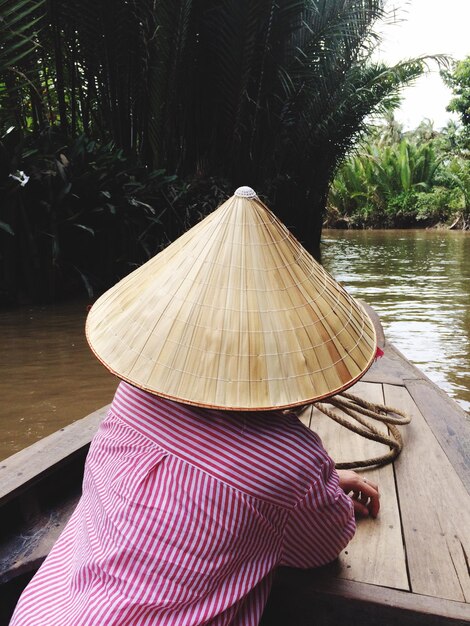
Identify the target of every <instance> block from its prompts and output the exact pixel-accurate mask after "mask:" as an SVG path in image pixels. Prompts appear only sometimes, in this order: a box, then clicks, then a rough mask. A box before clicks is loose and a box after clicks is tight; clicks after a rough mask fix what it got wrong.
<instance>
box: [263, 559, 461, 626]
mask: <svg viewBox="0 0 470 626" xmlns="http://www.w3.org/2000/svg"><path fill="white" fill-rule="evenodd" d="M334 568H335V565H334V564H332V565H329V566H326V567H322V568H319V569H317V570H307V571H302V570H294V569H290V568H281V569H280V570H279V571H278V572H277V574H276V577H275V580H274V585H273V590H272V593H271V595H270V597H269V600H268V604H267V606H266V610H265V612H264V614H263V618H262V620H261V623H260V626H287V625H289V626H290V625H292V626H294V625H295V626H339V625H342V624H347V625H348V626H364V625H367V626H464V625H466V624H468V623H469V622H470V606H469V605H468V604H465V603H462V602H455V601H451V600H443V599H441V598H433V597H430V596H422V595H418V594H414V593H410V592H407V591H399V590H396V589H383V588H381V587H376V586H374V585H370V584H365V583H360V582H355V581H351V580H340V579H337V578H335V577H334Z"/></svg>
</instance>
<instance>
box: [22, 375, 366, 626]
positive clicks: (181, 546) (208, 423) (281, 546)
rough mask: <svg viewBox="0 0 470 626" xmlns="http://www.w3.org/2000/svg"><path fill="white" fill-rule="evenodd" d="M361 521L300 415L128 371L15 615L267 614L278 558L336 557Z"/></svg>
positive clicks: (213, 617)
mask: <svg viewBox="0 0 470 626" xmlns="http://www.w3.org/2000/svg"><path fill="white" fill-rule="evenodd" d="M354 530H355V524H354V516H353V508H352V503H351V501H350V499H349V498H348V497H347V496H346V495H345V494H344V493H343V492H342V490H341V489H340V488H339V487H338V476H337V474H336V472H335V471H334V466H333V463H332V461H331V459H330V458H329V457H328V455H327V454H326V452H325V451H324V449H323V447H322V445H321V442H320V440H319V438H318V437H317V436H316V435H315V434H314V433H313V432H312V431H310V430H308V429H307V428H306V427H305V426H303V425H302V423H301V422H300V421H299V420H298V419H297V418H296V417H295V416H294V415H288V414H283V413H273V412H269V413H264V412H258V413H231V412H219V411H209V410H205V409H200V408H195V407H190V406H185V405H181V404H177V403H175V402H170V401H168V400H165V399H162V398H159V397H157V396H153V395H150V394H148V393H146V392H144V391H141V390H138V389H136V388H134V387H132V386H130V385H128V384H127V383H121V384H120V385H119V387H118V390H117V392H116V395H115V398H114V401H113V404H112V406H111V409H110V411H109V414H108V416H107V418H106V419H105V420H104V422H103V423H102V425H101V427H100V429H99V431H98V433H97V434H96V436H95V438H94V440H93V442H92V445H91V448H90V452H89V454H88V458H87V462H86V468H85V477H84V482H83V495H82V498H81V500H80V502H79V504H78V506H77V509H76V510H75V512H74V514H73V515H72V517H71V519H70V521H69V523H68V525H67V527H66V528H65V530H64V532H63V533H62V535H61V537H60V539H59V540H58V542H57V544H56V545H55V546H54V548H53V550H52V551H51V553H50V555H49V556H48V558H47V559H46V561H45V562H44V564H43V565H42V567H41V568H40V570H39V571H38V573H37V574H36V576H35V577H34V578H33V580H32V581H31V583H30V584H29V585H28V587H27V589H26V590H25V592H24V593H23V595H22V597H21V599H20V602H19V604H18V606H17V608H16V611H15V614H14V617H13V621H12V622H11V626H157V625H158V626H192V625H200V624H208V625H211V626H226V625H229V624H230V625H231V626H256V625H257V624H258V623H259V620H260V618H261V614H262V611H263V608H264V605H265V603H266V600H267V596H268V593H269V589H270V585H271V579H272V575H273V572H274V570H275V568H276V567H277V566H279V565H290V566H293V567H301V568H307V567H316V566H319V565H322V564H324V563H327V562H328V561H331V560H332V559H334V558H335V557H336V556H337V555H338V554H339V552H340V551H341V550H342V549H343V548H344V546H345V545H346V544H347V543H348V542H349V540H350V539H351V537H352V535H353V534H354Z"/></svg>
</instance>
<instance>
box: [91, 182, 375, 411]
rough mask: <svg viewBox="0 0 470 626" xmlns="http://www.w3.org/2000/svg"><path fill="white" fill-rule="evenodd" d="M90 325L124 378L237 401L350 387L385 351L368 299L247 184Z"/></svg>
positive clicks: (191, 400) (199, 399)
mask: <svg viewBox="0 0 470 626" xmlns="http://www.w3.org/2000/svg"><path fill="white" fill-rule="evenodd" d="M86 331H87V338H88V342H89V344H90V346H91V349H92V350H93V352H94V353H95V354H96V356H97V357H98V359H99V360H100V361H102V363H103V364H104V365H105V366H106V367H107V368H108V369H109V370H110V371H111V372H113V373H114V374H116V375H117V376H118V377H119V378H121V379H123V380H126V381H128V382H129V383H131V384H133V385H135V386H136V387H140V388H142V389H145V390H147V391H149V392H151V393H154V394H157V395H160V396H164V397H166V398H170V399H173V400H177V401H179V402H183V403H187V404H193V405H198V406H204V407H211V408H219V409H232V410H268V409H279V408H287V407H290V406H296V405H301V404H306V403H309V402H312V401H315V400H319V399H321V398H325V397H327V396H330V395H333V394H335V393H338V392H340V391H342V390H344V389H346V388H347V387H349V386H350V385H352V384H353V383H354V382H355V381H357V380H358V379H359V378H360V377H361V376H362V375H363V374H364V372H365V371H366V370H367V369H368V368H369V366H370V365H371V363H372V362H373V359H374V356H375V351H376V337H375V331H374V327H373V325H372V322H371V320H370V318H369V317H368V315H367V314H366V313H365V311H364V309H363V308H362V306H361V305H360V304H359V303H358V302H356V301H355V300H354V299H353V298H351V297H350V296H349V295H348V294H347V293H346V291H345V290H344V289H343V288H342V287H341V286H340V285H339V284H338V283H337V282H335V280H334V279H333V278H332V277H331V276H330V275H329V274H328V273H327V272H326V271H325V270H324V269H323V268H322V267H321V265H319V264H318V263H317V262H316V261H315V260H314V259H313V258H312V257H311V256H310V254H309V253H308V252H307V251H306V250H305V249H304V248H303V247H302V246H301V244H300V243H299V242H298V241H297V240H296V239H295V238H294V236H293V235H292V234H291V233H290V232H289V231H288V229H287V228H286V227H285V226H284V225H283V224H282V223H281V222H280V221H279V220H278V219H277V218H276V217H275V216H274V214H273V213H271V211H270V210H269V209H268V208H267V207H266V206H265V205H264V204H263V203H262V202H261V201H260V200H259V199H258V197H257V196H256V194H255V192H254V191H253V190H251V189H250V188H246V187H241V188H240V189H239V190H237V191H236V192H235V195H234V196H233V197H232V198H230V199H229V200H227V201H226V202H225V203H224V204H222V205H221V206H220V207H219V208H218V209H217V210H216V211H214V212H213V213H212V214H210V215H209V216H208V217H206V218H205V219H204V220H202V221H201V222H200V223H199V224H197V225H196V226H194V227H193V228H191V229H190V230H189V231H188V232H186V233H185V234H184V235H183V236H182V237H180V238H179V239H177V240H176V241H175V242H174V243H172V244H171V245H169V246H168V247H167V248H166V249H165V250H163V252H160V253H159V254H157V255H156V256H155V257H154V258H153V259H151V260H150V261H148V262H147V263H145V264H144V265H142V266H141V267H140V268H139V269H137V270H135V271H134V272H132V273H131V274H129V275H128V276H127V277H126V278H124V279H123V280H121V281H120V282H119V283H117V284H116V285H115V286H114V287H112V288H111V289H110V290H109V291H107V292H106V293H105V294H104V295H103V296H101V298H99V299H98V300H97V301H96V303H95V304H94V306H93V307H92V309H91V311H90V313H89V315H88V319H87V325H86Z"/></svg>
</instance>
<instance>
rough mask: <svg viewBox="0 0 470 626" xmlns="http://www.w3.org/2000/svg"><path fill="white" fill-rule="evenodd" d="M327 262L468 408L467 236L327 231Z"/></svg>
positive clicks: (406, 348) (393, 337)
mask: <svg viewBox="0 0 470 626" xmlns="http://www.w3.org/2000/svg"><path fill="white" fill-rule="evenodd" d="M323 240H324V245H323V248H322V255H323V256H322V258H323V262H324V264H325V266H326V267H327V268H328V269H329V271H330V272H331V273H332V274H333V275H334V276H335V277H336V279H337V280H339V281H340V282H342V283H343V284H344V286H345V287H346V288H347V289H348V291H349V292H350V293H351V294H352V295H354V296H356V297H358V298H363V299H364V300H366V301H367V302H369V304H371V305H372V306H373V307H374V308H375V310H376V311H377V313H378V314H379V315H380V317H381V319H382V322H383V325H384V328H385V332H386V334H387V337H388V338H389V339H390V341H392V342H393V343H394V344H395V345H396V346H397V347H398V348H399V349H400V350H401V351H402V352H403V353H404V354H405V356H407V357H408V358H409V359H410V360H411V361H412V362H413V363H415V364H416V365H417V366H418V367H419V368H420V369H421V370H423V371H424V372H425V373H426V374H427V376H429V377H430V378H431V379H432V380H433V381H434V382H436V383H437V384H438V385H439V386H440V387H442V388H443V389H445V390H446V391H447V392H448V393H449V394H450V395H452V396H453V397H454V398H455V399H456V400H457V401H458V402H459V404H460V405H461V406H462V407H463V408H464V409H466V410H467V411H469V410H470V263H469V261H468V259H469V255H470V236H469V235H468V234H466V233H462V232H449V231H422V230H418V231H325V233H324V237H323Z"/></svg>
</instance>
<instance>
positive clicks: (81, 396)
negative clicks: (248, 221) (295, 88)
mask: <svg viewBox="0 0 470 626" xmlns="http://www.w3.org/2000/svg"><path fill="white" fill-rule="evenodd" d="M323 242H324V243H323V247H322V254H323V262H324V264H325V266H326V267H327V269H329V270H330V271H331V273H332V274H333V275H334V276H335V277H336V278H337V279H338V280H339V281H340V282H342V283H343V285H344V286H345V287H346V288H347V289H348V291H349V292H350V293H351V294H352V295H353V296H355V297H358V298H362V299H364V300H366V301H367V302H369V304H371V305H372V306H373V307H374V308H375V310H376V311H377V313H378V314H379V315H380V317H381V320H382V323H383V325H384V328H385V332H386V335H387V337H388V338H389V339H390V340H391V341H392V342H393V343H394V344H395V345H396V346H397V347H398V348H399V349H400V350H401V351H402V352H403V353H404V354H405V356H406V357H408V358H409V359H410V360H411V361H412V362H413V363H415V364H416V365H417V366H418V367H419V368H420V369H422V370H423V371H424V372H425V373H426V374H427V375H428V376H429V377H430V378H431V379H432V380H434V381H435V382H436V383H437V384H438V385H439V386H440V387H442V388H443V389H445V390H446V391H447V392H448V393H449V394H450V395H451V396H452V397H453V398H455V399H456V400H457V402H459V404H460V405H461V406H462V407H463V408H464V409H466V410H467V411H468V410H470V234H468V233H467V234H466V233H460V232H455V233H454V232H448V231H422V230H419V231H325V233H324V236H323ZM87 304H88V303H87V301H78V302H73V303H68V304H65V305H64V304H62V305H57V306H48V307H23V308H20V309H17V310H5V311H0V327H1V342H0V394H1V395H0V397H1V403H0V427H1V431H0V432H1V434H0V459H1V458H5V457H7V456H9V455H10V454H13V453H14V452H17V451H18V450H20V449H22V448H24V447H26V446H28V445H30V444H31V443H33V442H34V441H37V440H38V439H40V438H41V437H44V436H46V435H48V434H50V433H52V432H54V431H56V430H58V429H59V428H62V427H63V426H65V425H66V424H69V423H71V422H73V421H74V420H76V419H79V418H81V417H84V416H85V415H87V414H88V413H90V412H92V411H94V410H95V409H98V408H100V407H101V406H103V405H105V404H108V403H109V402H110V401H111V399H112V397H113V394H114V391H115V389H116V385H117V380H116V379H115V378H114V376H112V375H111V374H109V373H108V372H107V370H106V369H105V368H104V367H103V366H102V365H100V364H99V363H98V361H97V360H96V359H95V357H94V356H93V355H92V354H91V352H90V350H89V348H88V346H87V343H86V340H85V336H84V324H85V318H86V307H87Z"/></svg>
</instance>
